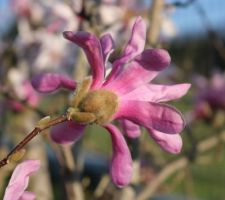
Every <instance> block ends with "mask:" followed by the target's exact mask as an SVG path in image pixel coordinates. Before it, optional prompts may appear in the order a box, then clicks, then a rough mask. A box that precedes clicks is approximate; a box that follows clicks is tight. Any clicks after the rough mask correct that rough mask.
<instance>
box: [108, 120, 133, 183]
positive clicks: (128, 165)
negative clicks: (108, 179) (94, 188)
mask: <svg viewBox="0 0 225 200" xmlns="http://www.w3.org/2000/svg"><path fill="white" fill-rule="evenodd" d="M105 128H106V129H107V130H108V131H109V133H110V134H111V138H112V146H113V155H112V164H111V176H112V180H113V182H114V183H115V184H116V185H117V186H119V187H123V186H126V185H127V184H129V183H130V180H131V177H132V158H131V154H130V151H129V148H128V146H127V144H126V141H125V139H124V137H123V135H122V134H121V133H120V131H119V130H118V129H117V128H116V127H115V126H114V125H112V124H108V125H106V126H105Z"/></svg>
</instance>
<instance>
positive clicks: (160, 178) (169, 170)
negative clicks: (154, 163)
mask: <svg viewBox="0 0 225 200" xmlns="http://www.w3.org/2000/svg"><path fill="white" fill-rule="evenodd" d="M221 141H223V142H224V141H225V132H223V133H221V134H220V136H219V137H218V136H213V137H211V138H209V139H206V140H205V141H202V142H200V143H199V144H198V145H197V151H198V152H199V153H204V152H206V151H208V150H210V149H211V148H213V147H215V146H216V145H217V144H218V143H220V142H221ZM188 164H189V159H188V158H187V157H181V158H180V159H178V160H176V161H173V162H172V163H169V164H168V165H166V166H165V168H164V169H162V170H161V172H159V174H158V175H157V176H156V178H155V179H154V180H153V181H151V182H150V183H149V184H148V185H147V186H146V187H145V189H144V190H143V191H142V192H141V193H140V194H139V195H138V196H137V198H136V200H145V199H148V198H150V197H152V195H153V194H154V193H155V191H156V190H157V189H158V187H159V186H160V185H161V184H162V183H163V182H164V181H165V180H166V179H167V178H169V177H170V176H171V175H172V174H173V173H175V172H176V171H178V170H180V169H183V168H184V167H186V166H187V165H188Z"/></svg>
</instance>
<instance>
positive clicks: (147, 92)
mask: <svg viewBox="0 0 225 200" xmlns="http://www.w3.org/2000/svg"><path fill="white" fill-rule="evenodd" d="M190 86H191V84H188V83H184V84H176V85H155V84H144V85H142V86H140V87H138V88H136V89H135V90H133V91H132V92H130V93H128V94H126V95H124V96H123V97H122V98H123V99H124V100H136V101H151V102H166V101H171V100H175V99H179V98H181V97H182V96H184V95H185V94H186V93H187V91H188V90H189V88H190Z"/></svg>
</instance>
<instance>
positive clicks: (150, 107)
mask: <svg viewBox="0 0 225 200" xmlns="http://www.w3.org/2000/svg"><path fill="white" fill-rule="evenodd" d="M115 118H119V119H128V120H131V121H133V122H134V123H136V124H139V125H141V126H144V127H145V128H150V129H156V130H157V131H160V132H163V133H169V134H177V133H180V132H181V131H182V130H183V128H184V120H183V118H182V115H181V113H180V112H179V111H177V110H176V109H175V108H173V107H171V106H169V105H165V104H159V103H152V102H144V101H121V102H120V104H119V108H118V112H117V113H116V114H115V116H114V119H115Z"/></svg>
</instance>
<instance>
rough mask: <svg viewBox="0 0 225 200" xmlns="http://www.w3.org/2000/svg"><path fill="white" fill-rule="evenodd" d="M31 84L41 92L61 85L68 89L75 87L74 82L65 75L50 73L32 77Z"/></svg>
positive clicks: (49, 90) (54, 89) (51, 90)
mask: <svg viewBox="0 0 225 200" xmlns="http://www.w3.org/2000/svg"><path fill="white" fill-rule="evenodd" d="M31 84H32V86H33V87H34V89H35V90H37V91H38V92H43V93H48V92H53V91H56V90H57V89H59V88H61V87H62V88H66V89H69V90H74V89H75V87H76V83H75V82H74V81H73V80H71V79H70V78H68V77H67V76H64V75H59V74H51V73H45V74H39V75H37V76H35V77H33V79H32V81H31Z"/></svg>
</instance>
